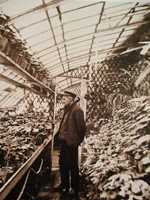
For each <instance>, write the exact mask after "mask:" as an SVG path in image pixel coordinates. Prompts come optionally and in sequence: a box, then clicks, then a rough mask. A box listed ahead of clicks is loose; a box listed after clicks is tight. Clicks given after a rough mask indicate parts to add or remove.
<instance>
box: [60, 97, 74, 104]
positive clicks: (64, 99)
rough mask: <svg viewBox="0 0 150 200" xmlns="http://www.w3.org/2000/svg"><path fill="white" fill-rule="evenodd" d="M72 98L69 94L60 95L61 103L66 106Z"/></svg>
mask: <svg viewBox="0 0 150 200" xmlns="http://www.w3.org/2000/svg"><path fill="white" fill-rule="evenodd" d="M72 101H73V98H72V97H71V96H63V97H62V103H63V104H64V105H65V106H66V105H69V104H70V103H72Z"/></svg>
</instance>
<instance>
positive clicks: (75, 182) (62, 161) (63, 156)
mask: <svg viewBox="0 0 150 200" xmlns="http://www.w3.org/2000/svg"><path fill="white" fill-rule="evenodd" d="M78 101H79V98H78V99H76V95H75V94H74V93H72V92H69V91H65V92H64V94H63V97H62V103H64V105H65V106H64V115H63V118H62V120H61V123H60V127H59V139H60V156H59V165H60V177H61V184H60V186H59V187H58V188H59V190H60V191H61V192H63V193H67V192H69V189H70V188H71V191H72V193H73V194H74V196H75V198H76V199H79V197H78V192H79V167H78V147H79V145H80V144H81V142H82V141H83V139H84V136H85V130H86V128H85V121H84V113H83V111H82V109H81V108H80V107H79V105H77V103H78Z"/></svg>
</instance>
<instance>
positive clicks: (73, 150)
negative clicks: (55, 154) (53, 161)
mask: <svg viewBox="0 0 150 200" xmlns="http://www.w3.org/2000/svg"><path fill="white" fill-rule="evenodd" d="M59 167H60V177H61V185H62V186H63V187H64V188H66V189H69V188H70V187H71V188H72V189H74V191H75V192H78V191H79V167H78V146H77V147H72V146H68V145H67V144H66V143H65V142H64V141H61V143H60V155H59Z"/></svg>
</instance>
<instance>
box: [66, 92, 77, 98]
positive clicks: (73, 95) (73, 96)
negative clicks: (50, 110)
mask: <svg viewBox="0 0 150 200" xmlns="http://www.w3.org/2000/svg"><path fill="white" fill-rule="evenodd" d="M63 96H70V97H72V98H75V97H76V94H75V93H73V92H69V91H64V93H63Z"/></svg>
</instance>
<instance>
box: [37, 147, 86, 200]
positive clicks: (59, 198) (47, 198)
mask: <svg viewBox="0 0 150 200" xmlns="http://www.w3.org/2000/svg"><path fill="white" fill-rule="evenodd" d="M58 157H59V151H58V150H54V152H53V158H52V179H51V183H50V184H48V185H46V186H43V188H41V190H40V191H39V193H38V195H37V198H36V200H75V198H74V197H73V196H71V195H69V194H67V195H62V194H60V193H59V192H54V189H53V188H54V187H55V186H57V185H59V183H60V177H59V164H58ZM81 196H82V197H81ZM80 200H86V198H84V197H83V195H81V194H80Z"/></svg>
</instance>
